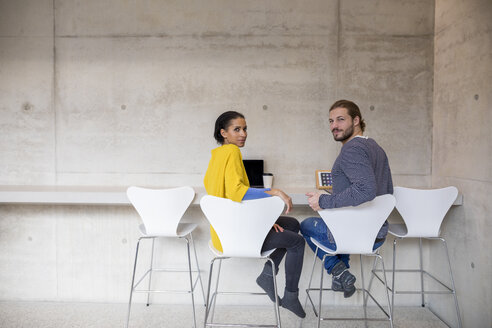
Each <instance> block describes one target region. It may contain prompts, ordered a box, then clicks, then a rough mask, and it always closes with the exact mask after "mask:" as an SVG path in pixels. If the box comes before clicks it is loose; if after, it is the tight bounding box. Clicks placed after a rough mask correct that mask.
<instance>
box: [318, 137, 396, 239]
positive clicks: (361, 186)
mask: <svg viewBox="0 0 492 328" xmlns="http://www.w3.org/2000/svg"><path fill="white" fill-rule="evenodd" d="M331 174H332V179H333V194H332V195H329V194H323V195H321V196H320V198H319V206H320V207H321V208H337V207H344V206H357V205H360V204H362V203H365V202H368V201H370V200H373V199H374V198H375V197H376V196H380V195H384V194H393V180H392V179H391V170H390V167H389V163H388V157H387V156H386V153H385V152H384V150H383V148H381V147H380V146H379V145H378V144H377V143H376V141H374V139H371V138H366V137H355V138H353V139H352V140H350V141H348V142H347V143H346V144H345V145H343V147H342V150H341V152H340V155H338V157H337V159H336V160H335V163H334V164H333V168H332V170H331ZM387 226H388V223H387V222H385V224H384V225H383V227H382V228H381V230H380V231H379V233H378V238H384V237H385V236H386V234H387V232H388V227H387Z"/></svg>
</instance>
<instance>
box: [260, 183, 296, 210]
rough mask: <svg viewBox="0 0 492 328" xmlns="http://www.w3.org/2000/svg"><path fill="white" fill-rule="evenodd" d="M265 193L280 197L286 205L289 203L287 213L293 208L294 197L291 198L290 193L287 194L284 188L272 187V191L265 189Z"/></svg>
mask: <svg viewBox="0 0 492 328" xmlns="http://www.w3.org/2000/svg"><path fill="white" fill-rule="evenodd" d="M265 193H267V194H269V195H272V196H278V197H280V198H281V199H282V200H283V201H284V203H285V205H287V209H286V210H285V214H287V213H289V212H290V210H291V209H292V198H290V196H289V195H287V194H286V193H285V192H283V191H282V190H280V189H275V188H272V189H271V190H270V191H265Z"/></svg>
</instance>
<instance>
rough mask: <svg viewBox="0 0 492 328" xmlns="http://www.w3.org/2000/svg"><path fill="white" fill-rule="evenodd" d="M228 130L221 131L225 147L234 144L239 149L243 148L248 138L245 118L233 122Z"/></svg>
mask: <svg viewBox="0 0 492 328" xmlns="http://www.w3.org/2000/svg"><path fill="white" fill-rule="evenodd" d="M229 123H230V125H229V126H228V127H227V130H225V129H221V130H220V134H221V135H222V137H223V138H224V145H227V144H233V145H236V146H238V147H243V146H244V143H245V142H246V138H247V137H248V132H246V130H247V129H248V127H247V126H246V120H245V119H244V118H241V117H239V118H235V119H233V120H231V121H230V122H229Z"/></svg>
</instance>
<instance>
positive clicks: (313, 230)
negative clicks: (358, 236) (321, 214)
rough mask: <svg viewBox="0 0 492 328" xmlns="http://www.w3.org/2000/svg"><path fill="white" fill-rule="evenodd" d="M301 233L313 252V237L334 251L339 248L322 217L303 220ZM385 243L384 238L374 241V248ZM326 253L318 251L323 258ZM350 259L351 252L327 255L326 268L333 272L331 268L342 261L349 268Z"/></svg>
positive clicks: (329, 272)
mask: <svg viewBox="0 0 492 328" xmlns="http://www.w3.org/2000/svg"><path fill="white" fill-rule="evenodd" d="M301 233H302V235H303V236H304V239H306V242H307V244H308V245H309V247H311V249H312V250H313V252H315V251H316V245H314V244H313V242H312V241H311V237H313V238H314V239H316V240H317V241H319V242H320V244H321V245H323V246H325V247H326V248H329V249H332V250H334V251H335V250H336V249H337V245H336V243H335V239H334V238H333V235H332V234H331V232H330V229H328V227H327V226H326V224H325V222H324V221H323V219H322V218H317V217H311V218H307V219H305V220H304V221H302V222H301ZM383 243H384V240H382V241H378V242H376V243H374V247H373V250H375V249H376V248H379V247H381V245H383ZM325 254H326V252H324V251H323V250H321V249H318V253H316V256H318V257H319V258H320V259H321V260H322V259H323V256H325ZM349 260H350V255H349V254H337V255H332V256H327V257H326V258H325V263H324V264H325V269H326V271H328V274H331V270H332V269H333V267H334V266H335V265H336V264H337V263H338V262H340V261H342V262H343V263H345V266H346V267H347V268H350V265H349Z"/></svg>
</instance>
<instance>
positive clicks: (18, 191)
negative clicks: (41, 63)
mask: <svg viewBox="0 0 492 328" xmlns="http://www.w3.org/2000/svg"><path fill="white" fill-rule="evenodd" d="M155 188H156V189H158V187H155ZM169 188H171V187H169ZM126 189H127V187H109V186H0V204H2V203H3V204H81V205H130V201H129V200H128V198H127V197H126ZM193 189H195V192H196V196H195V198H194V199H193V204H195V205H197V204H199V203H200V199H201V198H202V197H203V196H204V195H206V192H205V188H204V187H193ZM281 189H282V188H281ZM282 190H283V191H285V192H286V193H287V194H289V196H290V197H291V198H292V203H293V205H307V204H308V202H307V197H306V195H305V194H306V192H309V191H313V190H315V188H314V187H295V188H285V189H282ZM453 205H463V195H462V194H461V193H459V194H458V197H457V198H456V200H455V202H454V204H453Z"/></svg>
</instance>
